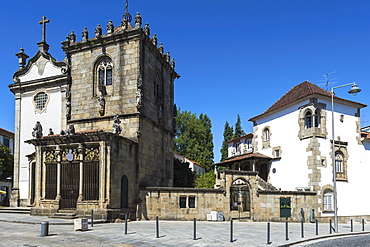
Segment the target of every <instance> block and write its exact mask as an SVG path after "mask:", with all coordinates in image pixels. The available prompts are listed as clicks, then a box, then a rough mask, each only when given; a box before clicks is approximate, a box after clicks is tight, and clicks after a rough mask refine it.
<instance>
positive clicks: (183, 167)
mask: <svg viewBox="0 0 370 247" xmlns="http://www.w3.org/2000/svg"><path fill="white" fill-rule="evenodd" d="M173 164H174V174H173V186H174V187H191V188H193V187H194V180H195V174H194V172H193V171H192V170H191V169H190V168H189V163H187V162H185V163H182V162H181V161H180V160H178V159H176V158H175V159H174V160H173Z"/></svg>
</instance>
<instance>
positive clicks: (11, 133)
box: [0, 128, 14, 136]
mask: <svg viewBox="0 0 370 247" xmlns="http://www.w3.org/2000/svg"><path fill="white" fill-rule="evenodd" d="M0 130H2V131H5V132H7V133H8V134H10V135H13V136H14V133H13V132H10V131H9V130H6V129H3V128H0Z"/></svg>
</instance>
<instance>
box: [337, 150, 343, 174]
mask: <svg viewBox="0 0 370 247" xmlns="http://www.w3.org/2000/svg"><path fill="white" fill-rule="evenodd" d="M335 172H339V173H342V172H343V154H342V152H339V151H337V152H335Z"/></svg>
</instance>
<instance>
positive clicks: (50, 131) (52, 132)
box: [48, 128, 54, 136]
mask: <svg viewBox="0 0 370 247" xmlns="http://www.w3.org/2000/svg"><path fill="white" fill-rule="evenodd" d="M52 135H54V131H53V129H52V128H50V129H49V134H48V136H52Z"/></svg>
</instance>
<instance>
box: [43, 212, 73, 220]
mask: <svg viewBox="0 0 370 247" xmlns="http://www.w3.org/2000/svg"><path fill="white" fill-rule="evenodd" d="M48 218H58V219H76V218H78V217H77V216H76V213H60V212H58V213H55V214H54V215H50V216H48Z"/></svg>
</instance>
